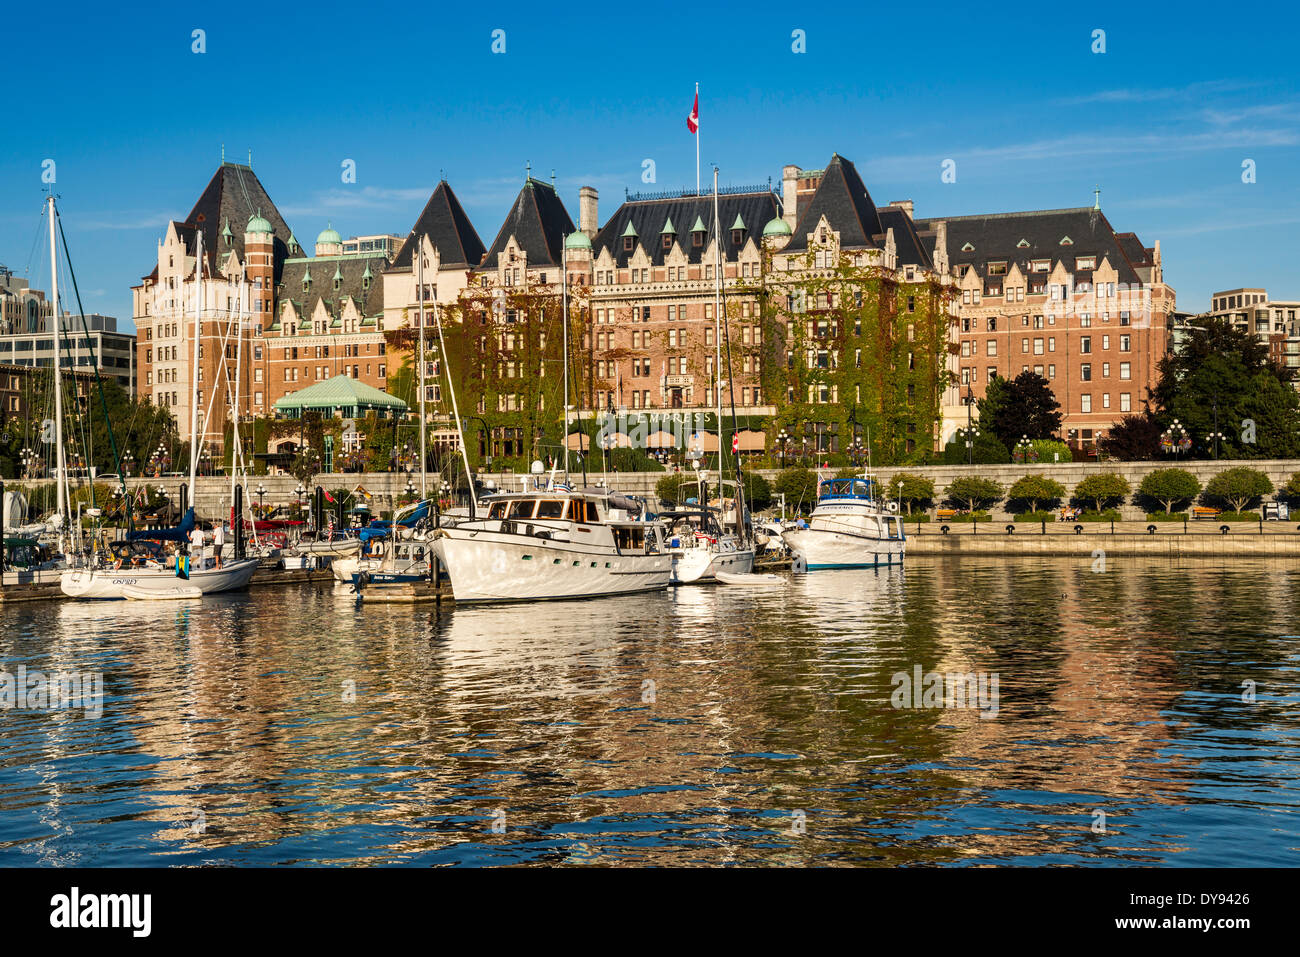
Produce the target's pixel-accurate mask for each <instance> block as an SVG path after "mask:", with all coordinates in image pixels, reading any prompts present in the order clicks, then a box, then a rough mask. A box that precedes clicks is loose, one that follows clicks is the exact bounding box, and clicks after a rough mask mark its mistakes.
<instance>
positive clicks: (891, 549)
mask: <svg viewBox="0 0 1300 957" xmlns="http://www.w3.org/2000/svg"><path fill="white" fill-rule="evenodd" d="M781 538H782V540H783V541H784V542H785V543H786V545H787V546H789V548H790V550H791V551H793V552H798V553H799V554H801V555H802V556H803V557H804V560H805V561H807V563H808V568H809V570H812V569H816V568H870V567H874V566H877V565H901V564H903V546H904V540H903V539H901V538H873V537H868V536H866V535H854V534H852V533H851V532H843V531H830V530H826V529H819V528H794V529H787V530H786V531H784V532H782V534H781Z"/></svg>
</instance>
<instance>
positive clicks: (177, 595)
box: [122, 582, 203, 601]
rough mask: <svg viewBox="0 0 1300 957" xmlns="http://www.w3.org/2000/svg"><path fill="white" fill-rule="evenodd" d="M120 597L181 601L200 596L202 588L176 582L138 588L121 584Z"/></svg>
mask: <svg viewBox="0 0 1300 957" xmlns="http://www.w3.org/2000/svg"><path fill="white" fill-rule="evenodd" d="M122 597H123V598H130V599H133V600H135V601H183V600H186V599H190V598H202V597H203V590H202V589H201V588H199V586H198V585H185V584H182V583H179V582H178V583H177V584H175V585H168V586H167V587H165V588H159V587H157V586H155V587H153V588H140V587H138V586H136V585H123V586H122Z"/></svg>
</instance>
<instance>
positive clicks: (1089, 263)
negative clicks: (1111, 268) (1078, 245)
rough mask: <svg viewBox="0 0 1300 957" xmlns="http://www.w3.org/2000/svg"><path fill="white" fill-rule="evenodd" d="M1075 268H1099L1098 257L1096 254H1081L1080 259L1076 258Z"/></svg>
mask: <svg viewBox="0 0 1300 957" xmlns="http://www.w3.org/2000/svg"><path fill="white" fill-rule="evenodd" d="M1074 268H1075V269H1096V268H1097V257H1096V256H1080V257H1079V258H1078V259H1076V260H1075V261H1074Z"/></svg>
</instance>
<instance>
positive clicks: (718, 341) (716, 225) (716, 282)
mask: <svg viewBox="0 0 1300 957" xmlns="http://www.w3.org/2000/svg"><path fill="white" fill-rule="evenodd" d="M713 262H714V266H713V348H714V356H713V402H714V405H715V406H716V410H715V414H716V415H717V416H718V508H719V509H721V508H722V215H721V212H720V211H719V204H718V168H717V167H716V166H715V167H713ZM705 504H706V505H707V504H708V503H707V502H706V503H705ZM718 519H719V524H721V519H722V512H721V511H719V512H718Z"/></svg>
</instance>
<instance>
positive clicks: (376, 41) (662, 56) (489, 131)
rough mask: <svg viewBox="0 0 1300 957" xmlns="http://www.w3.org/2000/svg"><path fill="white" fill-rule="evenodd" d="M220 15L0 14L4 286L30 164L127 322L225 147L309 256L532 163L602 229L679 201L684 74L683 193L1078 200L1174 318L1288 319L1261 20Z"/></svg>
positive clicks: (28, 213)
mask: <svg viewBox="0 0 1300 957" xmlns="http://www.w3.org/2000/svg"><path fill="white" fill-rule="evenodd" d="M222 9H229V10H231V11H236V10H240V9H241V8H239V7H229V8H220V7H213V6H211V5H206V6H200V7H197V8H191V7H186V6H183V5H176V4H167V5H162V6H159V7H158V8H157V9H154V10H152V11H148V12H139V13H135V12H130V11H128V10H126V9H125V8H121V7H118V6H114V5H103V4H94V5H89V4H80V5H79V4H76V3H73V4H69V5H65V6H63V7H60V8H59V9H58V13H57V15H55V16H51V15H49V14H46V13H45V12H44V8H41V7H39V6H38V5H34V4H23V5H18V6H15V7H13V8H11V9H9V10H8V11H7V12H6V16H5V34H6V37H7V41H6V43H5V52H4V54H3V70H4V78H5V83H4V88H5V129H4V134H3V137H0V262H2V263H5V264H7V265H8V266H10V267H11V268H13V269H14V270H15V271H16V272H19V273H23V272H25V271H30V272H31V274H32V278H33V279H35V280H37V285H38V287H39V288H47V287H48V279H47V276H48V265H47V263H46V258H45V254H44V253H43V246H41V245H40V244H39V243H36V239H37V234H38V229H39V228H40V222H39V217H40V212H41V203H42V199H43V194H42V189H43V187H42V183H41V179H40V174H41V163H42V161H43V160H44V159H46V158H53V159H54V160H55V161H56V163H57V176H58V181H57V187H56V188H57V191H58V193H59V194H60V196H61V197H62V198H61V208H62V210H63V213H64V217H65V229H66V230H67V231H68V234H69V243H70V244H71V247H72V253H73V257H74V266H75V267H76V269H77V272H78V280H79V282H80V285H81V290H82V295H83V299H84V303H85V306H86V308H87V310H89V311H101V312H105V313H109V314H113V315H117V316H119V317H121V318H128V317H129V316H130V293H129V288H130V286H131V285H132V284H133V283H135V282H138V280H139V278H140V276H141V275H143V274H144V273H146V272H148V271H149V270H150V269H151V268H152V265H153V263H154V256H155V255H156V254H155V248H156V244H157V242H158V239H159V237H160V236H161V235H162V233H163V230H164V226H165V223H166V222H167V220H169V219H172V218H177V219H179V218H182V217H184V216H185V214H187V213H188V212H189V210H190V207H191V206H192V204H193V203H194V201H195V199H197V198H198V195H199V193H200V191H201V190H202V189H203V187H204V185H205V184H206V183H207V181H208V179H209V178H210V177H211V175H212V173H213V171H214V170H215V168H216V166H217V164H218V162H219V160H220V155H221V147H222V144H223V143H224V144H225V147H226V155H227V157H228V158H230V159H232V160H235V161H238V162H246V161H247V155H248V149H249V148H250V147H251V148H252V150H253V168H254V170H255V171H256V172H257V174H258V176H259V177H260V178H261V179H262V182H263V184H264V185H265V186H266V188H267V190H268V191H269V192H270V194H271V196H272V198H273V199H274V200H275V202H276V204H277V205H278V206H279V208H280V210H281V211H282V212H283V213H284V215H285V217H286V218H287V219H288V221H289V223H290V225H291V226H293V228H294V230H295V232H296V233H297V235H298V237H299V239H301V240H302V241H303V242H304V243H307V244H309V243H310V240H311V239H312V238H313V237H314V236H315V235H316V233H317V232H318V231H319V230H321V229H322V228H324V226H325V224H326V222H327V220H328V221H332V223H333V225H334V226H335V227H336V228H337V229H338V230H339V231H340V232H342V233H343V235H344V236H349V235H356V234H362V233H368V232H393V233H398V234H405V233H406V232H407V231H408V230H409V229H410V227H411V225H412V223H413V222H414V220H415V217H416V215H417V214H418V212H419V211H420V209H421V207H422V206H423V203H424V201H425V199H426V198H427V196H428V194H429V192H430V191H431V190H432V188H433V186H434V185H435V184H436V182H437V180H438V178H439V175H440V171H443V170H445V173H446V176H447V178H448V180H449V181H450V182H451V184H452V186H453V188H454V189H455V190H456V191H457V193H458V194H459V195H460V197H461V199H462V202H464V204H465V206H466V208H467V210H468V212H469V214H470V216H471V218H472V219H473V221H474V223H475V226H476V227H477V228H478V231H479V233H480V235H481V236H482V237H483V241H484V242H485V243H490V242H491V240H492V237H493V236H494V235H495V233H496V231H497V228H498V227H499V226H500V223H501V220H502V219H503V217H504V216H505V213H506V211H507V209H508V207H509V203H510V200H511V199H512V198H513V196H514V194H515V192H516V191H517V190H518V187H519V185H520V183H521V182H522V178H523V175H524V164H525V163H526V162H529V161H531V163H532V166H533V172H534V175H538V176H540V177H543V178H545V177H549V176H550V173H551V170H552V168H554V169H555V171H556V176H557V184H558V185H559V187H560V189H561V192H562V195H563V196H564V198H565V201H566V203H568V204H569V207H570V211H571V213H572V214H573V215H574V218H575V219H576V218H577V209H576V207H577V190H578V187H579V186H581V185H584V184H590V185H594V186H596V187H598V188H599V189H600V192H601V221H602V222H604V220H605V219H607V218H608V217H609V215H610V214H612V213H613V211H614V208H615V207H616V206H617V203H618V202H619V201H620V200H621V198H622V196H623V189H624V187H630V188H632V189H634V190H636V189H670V188H676V187H681V186H689V185H693V184H694V178H695V169H694V164H695V152H694V144H693V142H692V137H691V136H690V134H689V133H688V132H687V130H686V124H685V119H686V114H687V112H688V111H689V108H690V103H691V98H692V95H693V91H694V83H695V82H696V81H699V83H700V86H701V121H702V122H701V135H702V136H703V140H702V157H701V158H702V160H703V163H704V166H705V169H706V174H705V175H706V177H707V169H708V165H709V164H710V163H716V164H717V165H718V166H719V167H720V168H721V170H722V174H721V176H722V181H723V182H724V183H734V184H748V183H759V182H766V181H767V179H768V178H769V177H771V178H772V179H773V181H774V182H776V181H779V177H780V169H781V166H782V165H783V164H785V163H797V164H799V165H801V166H804V167H820V166H823V165H824V164H825V163H826V161H827V159H828V158H829V157H830V155H831V153H832V152H839V153H840V154H841V155H843V156H846V157H848V158H849V159H851V160H853V161H854V162H856V163H857V165H858V168H859V169H860V170H861V172H862V174H863V177H864V179H865V180H866V183H867V187H868V189H870V190H871V194H872V196H873V198H874V199H875V200H876V201H877V203H879V204H882V205H883V204H884V203H886V202H889V201H890V200H894V199H903V198H910V199H913V200H914V201H915V203H916V215H917V216H918V217H920V216H934V215H961V214H969V213H979V212H1005V211H1013V210H1025V209H1042V208H1057V207H1067V206H1085V205H1090V204H1091V203H1092V199H1093V194H1092V188H1093V185H1094V184H1095V183H1099V184H1101V187H1102V208H1103V209H1104V210H1105V212H1106V214H1107V215H1108V216H1109V217H1110V219H1111V222H1112V223H1113V224H1114V225H1115V227H1116V228H1117V229H1119V230H1121V231H1125V230H1131V231H1134V232H1136V233H1137V234H1138V236H1139V237H1141V239H1142V240H1143V242H1145V243H1146V244H1147V245H1151V244H1152V243H1153V242H1154V241H1155V240H1156V239H1159V240H1161V241H1162V246H1163V250H1164V259H1165V264H1166V278H1167V279H1168V281H1169V282H1170V283H1171V284H1172V285H1173V286H1174V287H1175V289H1176V290H1177V292H1178V303H1179V307H1180V308H1182V309H1190V310H1199V309H1203V308H1206V307H1208V305H1209V294H1210V293H1211V291H1213V290H1215V289H1220V288H1232V287H1235V286H1242V285H1247V286H1265V287H1266V288H1267V289H1268V290H1269V292H1270V293H1271V294H1273V295H1274V296H1277V297H1279V298H1297V297H1300V272H1298V271H1297V269H1296V265H1297V264H1296V252H1297V244H1296V243H1295V241H1294V237H1295V236H1296V235H1297V230H1298V229H1300V189H1298V188H1297V187H1298V186H1300V152H1298V151H1297V145H1300V92H1298V89H1297V88H1298V87H1300V83H1298V82H1297V80H1298V78H1300V77H1298V74H1300V67H1297V65H1296V59H1295V37H1296V35H1297V30H1296V27H1297V21H1298V19H1300V18H1297V16H1296V15H1295V14H1294V12H1290V11H1288V10H1287V8H1285V7H1282V6H1280V5H1279V6H1277V7H1271V6H1268V5H1261V4H1251V5H1249V7H1248V8H1247V7H1242V8H1240V10H1223V9H1222V8H1220V10H1219V12H1217V13H1212V12H1211V11H1210V10H1209V9H1208V8H1206V9H1201V8H1199V7H1197V6H1194V5H1187V4H1180V5H1168V6H1167V7H1165V8H1163V9H1161V8H1160V7H1159V6H1153V5H1136V6H1135V5H1133V4H1132V3H1125V4H1053V3H1048V4H1038V5H1031V6H1029V7H1025V8H1023V9H1021V10H1017V11H1015V12H1012V11H1010V9H1009V8H1006V9H1004V10H1003V11H1002V12H995V10H996V9H997V8H987V7H972V6H971V5H969V4H966V5H963V7H962V8H961V9H958V10H955V11H948V10H947V9H945V8H944V7H943V6H942V5H938V6H936V5H927V4H910V5H909V4H893V5H884V4H865V5H864V4H842V5H833V6H831V7H826V6H825V5H820V6H819V5H813V4H798V5H768V4H762V3H749V4H745V5H744V6H743V7H741V8H740V9H739V10H738V12H736V13H734V14H730V13H728V12H726V7H725V6H713V7H710V6H708V5H704V6H701V5H699V4H695V3H691V4H674V3H657V4H641V3H634V4H612V5H602V6H601V7H600V8H599V10H598V14H597V15H592V9H593V8H591V7H589V6H585V5H580V6H579V7H577V8H574V7H571V6H568V7H566V6H565V5H563V4H559V5H552V9H547V8H545V7H542V6H538V5H536V4H529V5H528V6H527V7H524V8H521V9H519V10H518V11H517V12H504V13H501V14H497V13H495V12H491V10H490V9H489V8H487V7H484V8H482V12H479V11H477V10H474V9H470V10H469V11H468V12H465V11H461V10H458V9H453V8H447V7H445V6H442V5H422V4H410V3H403V4H391V5H390V4H381V3H368V4H348V5H344V6H339V7H331V6H330V5H328V4H324V3H320V4H303V5H299V4H294V5H283V4H269V5H259V6H255V7H254V8H250V9H252V10H253V11H254V12H253V13H252V15H251V19H249V20H247V21H245V20H242V19H239V20H237V21H236V20H231V21H226V20H223V19H222V18H220V17H219V16H218V11H219V10H222ZM713 11H717V13H716V15H714V13H713ZM195 29H203V30H206V42H207V52H206V53H204V54H201V55H200V54H195V53H193V52H191V45H192V40H191V32H192V31H193V30H195ZM495 29H503V30H505V37H506V52H505V53H504V54H494V53H492V52H491V49H490V47H491V43H492V37H491V34H492V31H493V30H495ZM1096 29H1102V30H1105V31H1106V52H1105V53H1104V54H1096V53H1093V52H1092V50H1091V47H1092V45H1093V39H1092V32H1093V31H1094V30H1096ZM794 30H803V31H805V33H806V46H807V52H805V53H795V52H793V51H792V43H793V40H792V36H791V34H792V31H794ZM47 55H50V56H53V57H54V58H55V61H56V62H55V68H54V70H51V69H50V68H49V63H48V61H47ZM948 158H951V159H953V160H955V161H956V163H957V182H956V183H952V184H944V183H942V182H941V181H940V171H941V164H942V162H943V160H945V159H948ZM345 159H352V160H355V161H356V164H357V180H358V181H357V183H356V185H345V184H343V183H342V182H341V179H340V172H341V167H340V164H341V163H342V162H343V161H344V160H345ZM645 159H653V160H654V161H655V164H656V173H657V177H656V179H657V181H656V183H655V184H654V185H653V186H647V185H643V184H642V182H641V175H642V161H643V160H645ZM1245 159H1252V160H1254V161H1255V163H1256V168H1257V173H1256V176H1257V182H1255V183H1253V184H1250V185H1246V184H1243V183H1242V179H1241V176H1242V162H1243V160H1245ZM34 244H35V247H36V251H35V253H33V247H34Z"/></svg>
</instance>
